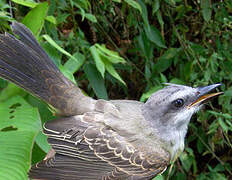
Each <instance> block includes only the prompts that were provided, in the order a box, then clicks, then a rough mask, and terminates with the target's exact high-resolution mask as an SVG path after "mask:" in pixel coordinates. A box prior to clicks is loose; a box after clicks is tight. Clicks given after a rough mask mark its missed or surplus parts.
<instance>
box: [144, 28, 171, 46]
mask: <svg viewBox="0 0 232 180" xmlns="http://www.w3.org/2000/svg"><path fill="white" fill-rule="evenodd" d="M144 29H145V33H146V35H147V38H148V39H149V40H150V41H151V42H153V43H155V44H156V45H157V46H158V47H161V48H167V47H166V45H165V43H164V40H163V38H162V36H161V33H160V31H159V30H158V29H157V28H155V27H154V26H151V27H150V28H146V27H145V28H144Z"/></svg>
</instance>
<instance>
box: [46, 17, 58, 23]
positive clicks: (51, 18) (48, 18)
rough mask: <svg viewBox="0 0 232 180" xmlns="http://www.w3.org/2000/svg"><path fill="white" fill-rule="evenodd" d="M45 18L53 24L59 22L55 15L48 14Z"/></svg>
mask: <svg viewBox="0 0 232 180" xmlns="http://www.w3.org/2000/svg"><path fill="white" fill-rule="evenodd" d="M45 19H46V20H47V21H48V22H50V23H52V24H57V22H56V18H55V17H54V16H46V17H45Z"/></svg>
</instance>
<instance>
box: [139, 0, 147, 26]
mask: <svg viewBox="0 0 232 180" xmlns="http://www.w3.org/2000/svg"><path fill="white" fill-rule="evenodd" d="M138 3H139V4H140V6H141V8H142V18H143V22H144V24H145V27H146V28H147V29H148V30H150V24H149V21H148V15H147V7H146V5H145V4H144V2H143V1H142V0H138Z"/></svg>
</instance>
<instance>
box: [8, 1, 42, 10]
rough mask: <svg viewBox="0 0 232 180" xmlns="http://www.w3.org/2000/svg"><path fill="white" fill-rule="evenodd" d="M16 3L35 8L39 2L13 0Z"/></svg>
mask: <svg viewBox="0 0 232 180" xmlns="http://www.w3.org/2000/svg"><path fill="white" fill-rule="evenodd" d="M12 1H13V2H14V3H16V4H20V5H23V6H26V7H30V8H34V7H36V6H37V5H38V3H36V2H34V1H31V0H12Z"/></svg>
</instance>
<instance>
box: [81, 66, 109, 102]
mask: <svg viewBox="0 0 232 180" xmlns="http://www.w3.org/2000/svg"><path fill="white" fill-rule="evenodd" d="M84 72H85V74H86V76H87V78H88V80H89V82H90V84H91V86H92V87H93V90H94V92H95V94H96V95H97V97H98V98H100V99H106V100H107V99H108V95H107V92H106V87H105V84H104V79H103V78H102V76H101V74H100V73H99V72H98V70H97V69H96V68H95V66H94V65H93V64H86V65H85V66H84Z"/></svg>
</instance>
